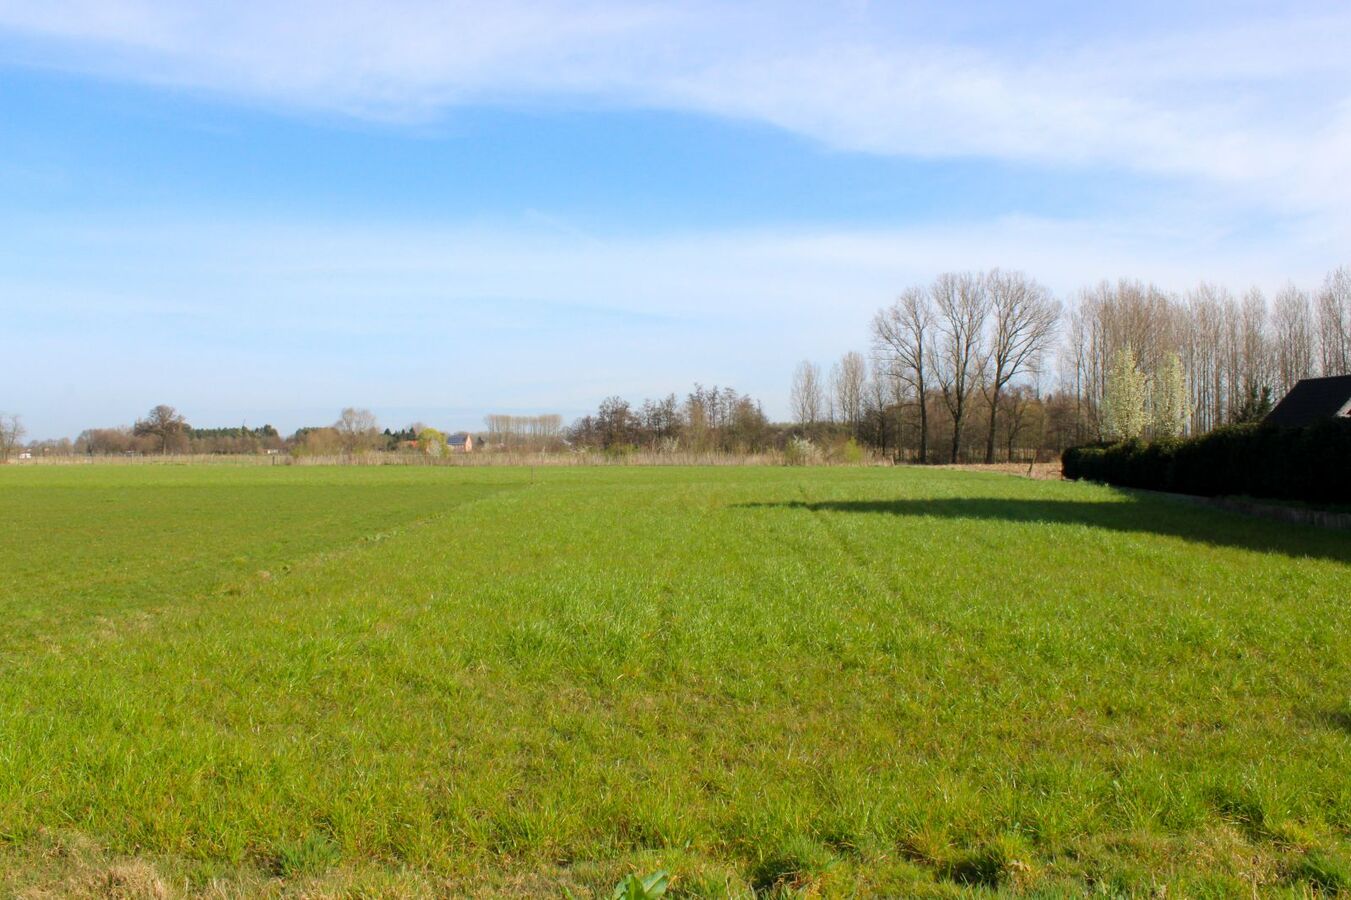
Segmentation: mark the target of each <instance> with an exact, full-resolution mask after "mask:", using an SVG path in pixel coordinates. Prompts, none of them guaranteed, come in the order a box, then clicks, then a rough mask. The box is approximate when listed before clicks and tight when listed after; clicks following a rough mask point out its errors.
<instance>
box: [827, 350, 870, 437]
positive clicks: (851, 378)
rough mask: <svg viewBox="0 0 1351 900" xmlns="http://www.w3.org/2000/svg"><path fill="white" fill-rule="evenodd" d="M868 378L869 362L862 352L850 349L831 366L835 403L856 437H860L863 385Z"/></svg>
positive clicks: (832, 391) (831, 385) (851, 432)
mask: <svg viewBox="0 0 1351 900" xmlns="http://www.w3.org/2000/svg"><path fill="white" fill-rule="evenodd" d="M867 380H868V364H867V362H866V361H865V360H864V359H863V354H862V353H855V352H854V351H853V350H850V351H849V352H848V353H846V354H845V355H844V356H842V357H840V361H839V362H837V363H836V364H835V365H833V366H831V369H830V388H831V393H832V395H833V396H834V401H835V403H834V405H835V408H836V409H837V410H838V411H839V413H840V418H841V419H842V420H843V422H844V424H846V425H848V426H849V433H850V434H851V435H853V436H854V437H858V432H859V427H860V426H861V424H862V422H863V386H864V383H865V382H867Z"/></svg>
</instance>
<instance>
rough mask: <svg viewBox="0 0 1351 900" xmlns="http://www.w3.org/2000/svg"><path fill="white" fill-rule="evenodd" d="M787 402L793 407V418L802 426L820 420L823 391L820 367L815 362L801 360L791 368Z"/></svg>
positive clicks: (808, 425)
mask: <svg viewBox="0 0 1351 900" xmlns="http://www.w3.org/2000/svg"><path fill="white" fill-rule="evenodd" d="M789 403H790V404H791V405H792V407H793V418H794V419H795V420H796V421H797V423H798V424H799V425H801V426H802V427H803V428H810V427H811V426H812V425H815V424H816V423H817V422H819V421H821V411H822V408H823V407H824V406H825V393H824V390H823V388H822V385H821V369H820V367H819V366H817V365H816V364H815V363H813V362H810V361H809V360H803V361H802V362H800V363H798V365H797V368H796V369H795V370H793V387H792V390H791V391H790V393H789Z"/></svg>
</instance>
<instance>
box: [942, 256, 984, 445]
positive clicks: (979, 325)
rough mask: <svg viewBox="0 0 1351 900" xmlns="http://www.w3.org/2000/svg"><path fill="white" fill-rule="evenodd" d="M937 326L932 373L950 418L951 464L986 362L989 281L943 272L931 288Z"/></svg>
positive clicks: (970, 275)
mask: <svg viewBox="0 0 1351 900" xmlns="http://www.w3.org/2000/svg"><path fill="white" fill-rule="evenodd" d="M930 294H931V295H932V296H933V302H934V309H935V312H936V315H935V321H936V323H937V333H936V336H937V338H938V340H937V341H936V342H934V343H933V350H932V352H931V354H930V360H929V368H930V369H932V370H933V373H934V380H936V381H937V382H938V388H939V391H940V393H941V394H942V397H943V404H944V405H945V406H946V407H947V409H948V413H949V414H951V416H952V452H951V454H950V457H951V460H952V462H954V463H955V462H957V458H958V455H959V454H960V452H961V447H962V429H963V427H964V425H965V424H966V414H967V412H968V410H969V405H970V400H971V395H972V394H973V393H974V392H975V390H976V387H977V386H978V385H979V384H980V380H981V377H982V372H983V369H984V366H985V363H986V357H987V348H986V346H985V322H986V319H987V318H988V317H989V314H990V295H989V291H988V290H987V289H986V285H985V279H984V278H983V277H981V276H980V275H977V274H974V273H971V272H965V273H961V274H956V273H950V272H949V273H944V274H943V275H940V276H938V278H937V280H935V281H934V283H933V287H932V288H930Z"/></svg>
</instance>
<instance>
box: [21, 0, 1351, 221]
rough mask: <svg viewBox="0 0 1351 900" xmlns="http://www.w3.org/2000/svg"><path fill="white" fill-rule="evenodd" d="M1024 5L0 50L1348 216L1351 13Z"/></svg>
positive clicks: (388, 22) (247, 33) (149, 15)
mask: <svg viewBox="0 0 1351 900" xmlns="http://www.w3.org/2000/svg"><path fill="white" fill-rule="evenodd" d="M1020 9H1023V10H1024V13H1023V15H1025V16H1028V17H1034V18H1037V19H1038V29H1039V30H1038V31H1037V32H1036V33H1035V35H1033V36H1032V37H1029V36H1028V34H1027V32H1026V30H1024V31H1023V32H1019V33H1017V34H1015V35H1014V36H1011V37H1009V38H1007V39H1002V40H1000V39H991V38H989V37H988V36H986V37H979V36H973V35H976V34H977V32H976V29H974V28H973V26H972V22H971V21H970V17H968V18H967V19H963V20H959V21H954V20H952V19H951V17H949V18H944V17H942V16H941V15H939V14H938V13H932V14H930V15H927V16H925V15H920V14H917V13H916V14H911V15H904V16H897V15H891V16H890V17H888V16H886V15H884V14H883V13H882V12H878V11H876V10H873V9H872V8H871V7H868V6H867V5H863V6H859V5H857V4H835V3H826V2H823V3H819V4H810V5H805V6H790V5H783V4H754V3H752V4H715V3H683V4H671V3H655V2H648V3H640V2H622V3H621V2H611V0H591V2H574V3H556V2H542V0H533V2H530V0H499V2H495V3H491V4H485V3H463V2H461V3H443V2H430V0H427V2H422V0H403V2H393V0H347V2H343V3H340V4H334V3H332V2H318V0H301V2H292V3H285V4H279V3H272V2H250V0H240V2H235V3H229V4H218V3H205V2H197V3H191V2H184V3H174V4H168V3H155V2H150V0H49V2H46V3H42V4H33V3H27V2H22V0H0V34H3V33H8V34H9V35H10V37H11V40H10V41H9V42H8V45H9V46H8V55H9V56H10V58H22V59H26V60H28V61H29V62H32V63H35V64H41V65H55V66H65V67H70V68H76V69H83V70H88V71H94V72H100V73H105V74H111V75H115V76H119V77H127V78H133V79H139V80H144V81H150V82H154V83H163V84H171V85H187V86H192V87H197V88H205V89H211V90H217V91H224V92H228V93H231V94H238V95H242V96H245V97H249V98H253V99H257V100H261V101H263V102H271V103H282V104H293V105H300V106H304V107H313V108H322V109H329V110H337V111H340V112H343V113H346V114H352V115H359V116H376V117H395V118H398V117H409V116H412V117H418V116H427V115H433V114H435V113H436V112H437V111H438V110H442V109H445V108H448V107H452V106H454V105H456V104H460V103H467V102H494V101H502V102H540V101H545V102H547V101H550V100H553V101H563V102H578V101H582V102H600V103H608V104H618V105H630V106H644V107H652V106H655V107H662V108H673V109H682V110H692V111H696V112H703V113H712V114H716V115H723V116H731V117H737V118H746V119H751V120H755V121H761V122H766V123H771V124H773V125H776V126H779V127H782V128H785V129H788V130H791V131H794V132H798V133H801V134H804V135H807V136H810V137H811V138H814V139H816V140H819V141H821V142H823V143H824V144H826V145H828V146H831V147H835V148H839V149H842V150H848V151H866V152H873V153H883V154H908V155H921V156H935V157H942V156H954V155H956V156H972V157H987V158H995V159H1008V160H1019V161H1030V162H1034V163H1045V164H1054V165H1063V164H1071V165H1107V166H1111V167H1119V168H1122V169H1128V170H1134V171H1144V172H1149V173H1163V174H1167V175H1180V176H1185V177H1189V178H1194V179H1198V180H1201V181H1205V182H1213V183H1218V184H1221V185H1223V187H1224V189H1225V190H1228V191H1239V192H1242V193H1243V194H1244V195H1245V196H1248V197H1251V198H1253V199H1254V200H1257V201H1260V202H1263V203H1267V204H1270V205H1273V206H1276V207H1280V208H1286V209H1291V210H1294V211H1299V212H1309V211H1327V210H1334V209H1338V208H1340V207H1344V206H1346V205H1347V203H1348V201H1349V200H1351V188H1349V187H1348V185H1347V181H1348V180H1347V179H1346V178H1344V177H1342V175H1343V173H1344V168H1345V159H1346V158H1347V157H1346V152H1347V150H1348V138H1347V135H1348V133H1351V113H1348V107H1347V103H1348V100H1349V99H1351V54H1348V53H1347V52H1346V47H1348V46H1351V9H1348V8H1346V7H1345V6H1342V7H1341V8H1340V9H1339V8H1338V7H1337V6H1335V5H1334V6H1330V7H1328V8H1327V9H1317V8H1314V7H1310V6H1307V5H1306V6H1304V7H1302V10H1295V9H1292V10H1284V11H1282V10H1281V8H1279V7H1273V8H1272V11H1271V12H1270V13H1267V14H1251V13H1250V14H1248V15H1247V16H1246V17H1237V16H1236V15H1235V14H1233V13H1228V12H1226V10H1225V5H1223V4H1219V5H1214V6H1211V7H1209V8H1207V9H1206V10H1205V15H1201V16H1191V17H1185V16H1182V15H1180V14H1179V13H1178V12H1177V11H1175V10H1174V8H1173V7H1171V6H1170V7H1169V9H1168V11H1167V13H1166V15H1167V16H1168V17H1169V19H1170V20H1175V21H1179V22H1186V23H1187V24H1186V25H1180V26H1178V30H1177V31H1175V32H1173V33H1168V32H1163V33H1160V32H1159V31H1158V30H1154V31H1148V30H1141V29H1135V30H1134V31H1123V30H1122V26H1121V25H1120V23H1119V22H1108V21H1105V20H1104V21H1103V22H1101V23H1095V22H1093V21H1092V20H1091V17H1090V19H1089V20H1088V21H1080V22H1075V23H1073V27H1070V26H1068V25H1064V24H1063V23H1062V19H1064V18H1065V13H1064V10H1063V9H1062V8H1054V9H1052V8H1041V9H1038V8H1036V7H1020ZM986 14H987V15H989V16H994V15H996V13H995V12H993V11H987V13H986ZM1004 15H1006V16H1011V15H1012V14H1010V13H1004ZM1007 24H1009V25H1012V24H1014V20H1013V19H1012V18H1010V19H1009V21H1008V23H1007Z"/></svg>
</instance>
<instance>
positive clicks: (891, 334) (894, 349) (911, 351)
mask: <svg viewBox="0 0 1351 900" xmlns="http://www.w3.org/2000/svg"><path fill="white" fill-rule="evenodd" d="M933 338H934V320H933V305H932V303H931V302H930V300H929V295H928V294H927V293H926V292H925V291H924V290H923V289H922V288H910V289H908V290H906V291H905V292H904V293H902V294H901V296H900V297H899V298H898V299H897V300H896V302H895V303H893V304H891V306H889V307H887V308H886V309H883V310H880V311H879V312H878V313H877V315H876V316H874V317H873V345H874V348H875V351H874V352H875V353H876V354H877V359H878V362H879V363H880V364H881V366H882V367H883V368H884V370H885V371H886V372H887V374H888V375H890V377H891V378H892V379H894V381H895V383H896V384H898V385H905V386H906V387H908V388H910V390H911V391H913V392H914V394H915V400H916V403H917V404H918V405H919V461H920V463H927V462H928V461H929V415H928V406H929V405H928V402H927V401H928V393H927V392H928V381H927V379H928V377H929V374H928V360H929V353H930V349H929V345H930V343H932V341H933ZM879 381H880V379H879Z"/></svg>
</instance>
